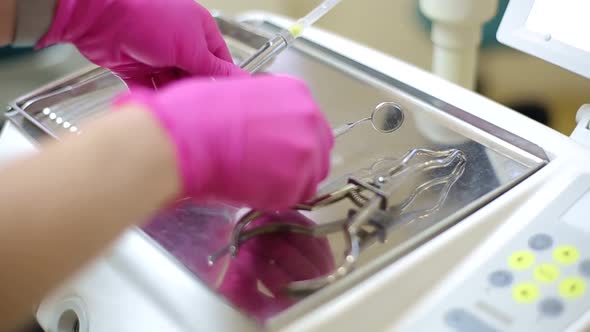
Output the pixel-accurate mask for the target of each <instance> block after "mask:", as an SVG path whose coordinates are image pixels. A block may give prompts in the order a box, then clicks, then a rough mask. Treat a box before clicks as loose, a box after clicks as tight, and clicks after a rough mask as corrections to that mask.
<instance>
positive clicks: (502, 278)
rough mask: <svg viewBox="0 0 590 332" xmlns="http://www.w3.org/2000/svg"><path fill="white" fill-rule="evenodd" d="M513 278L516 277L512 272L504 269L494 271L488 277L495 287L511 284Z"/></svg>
mask: <svg viewBox="0 0 590 332" xmlns="http://www.w3.org/2000/svg"><path fill="white" fill-rule="evenodd" d="M513 280H514V277H513V276H512V273H510V272H508V271H504V270H499V271H496V272H493V273H492V274H490V275H489V277H488V281H489V282H490V284H491V285H492V286H494V287H506V286H510V284H511V283H512V281H513Z"/></svg>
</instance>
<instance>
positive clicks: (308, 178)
mask: <svg viewBox="0 0 590 332" xmlns="http://www.w3.org/2000/svg"><path fill="white" fill-rule="evenodd" d="M126 103H131V104H140V105H143V106H144V107H145V108H146V109H148V110H150V111H151V112H152V113H153V114H154V116H155V117H156V118H157V119H158V120H159V121H160V122H161V124H162V126H163V128H164V129H165V130H166V131H167V133H168V134H169V136H170V138H171V139H172V141H173V143H174V144H175V146H176V150H177V151H176V152H177V160H178V166H179V173H180V175H181V179H182V181H183V184H184V186H183V188H184V194H186V195H188V196H191V197H194V198H196V199H198V200H202V201H208V200H215V201H224V202H231V203H236V204H246V205H248V206H250V207H253V208H257V209H262V210H275V209H281V208H287V207H291V206H293V205H294V204H296V203H299V202H301V201H304V200H306V199H308V198H311V197H312V196H313V195H314V194H315V192H316V189H317V185H318V183H319V182H320V181H321V180H323V179H324V178H326V176H327V175H328V172H329V166H330V150H331V149H332V147H333V145H334V138H333V136H332V131H331V130H330V127H329V126H328V124H327V122H326V120H325V119H324V116H323V115H322V113H321V112H320V110H319V109H318V106H317V105H316V103H315V102H314V100H313V98H312V95H311V93H310V91H309V90H308V88H307V87H306V85H305V84H304V83H303V82H302V81H299V80H296V79H292V78H288V77H272V76H264V77H254V78H251V77H247V78H236V79H226V80H218V81H215V82H212V81H209V80H203V79H188V80H185V81H183V82H179V83H174V84H171V85H170V86H169V87H167V88H166V89H163V90H161V91H160V92H159V93H156V92H153V91H148V90H144V91H136V92H134V93H131V94H128V95H127V96H124V97H122V98H119V100H118V102H116V105H119V106H121V105H123V104H126ZM193 110H198V112H193Z"/></svg>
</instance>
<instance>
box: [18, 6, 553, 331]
mask: <svg viewBox="0 0 590 332" xmlns="http://www.w3.org/2000/svg"><path fill="white" fill-rule="evenodd" d="M218 23H219V25H220V27H221V29H222V31H223V33H224V35H225V36H226V39H227V41H228V44H229V46H230V49H231V51H232V54H233V55H234V56H235V58H236V59H244V58H246V57H247V56H248V55H250V54H252V53H253V52H254V50H255V49H256V48H257V47H259V46H261V45H262V44H263V43H264V42H265V41H266V37H267V36H271V35H272V34H273V33H274V32H276V31H277V30H278V27H277V26H275V25H273V24H272V23H270V22H265V21H248V22H242V23H236V22H233V21H231V20H227V19H224V18H221V17H219V18H218ZM345 52H346V50H341V52H335V51H333V50H330V49H328V48H327V47H326V45H318V44H315V43H313V42H311V41H309V40H306V39H305V38H302V39H300V40H298V41H297V42H296V43H295V45H294V47H293V48H291V49H289V50H287V51H286V52H285V53H283V54H282V55H281V56H279V57H278V58H277V59H276V60H275V61H274V62H273V63H272V64H270V65H269V67H268V68H267V71H268V72H271V73H286V74H291V75H294V76H298V77H301V78H303V79H305V80H306V81H307V82H308V83H309V84H310V86H311V88H312V90H313V92H314V94H315V96H316V98H317V99H318V100H319V102H320V104H321V106H322V107H323V110H324V112H325V113H326V116H327V118H328V120H329V122H330V123H331V124H332V126H334V127H336V126H338V125H340V124H343V123H346V122H350V121H354V120H357V119H360V118H363V117H365V116H366V115H367V114H368V113H369V112H370V110H372V109H373V107H374V106H375V105H377V104H379V103H381V102H385V101H392V102H396V103H397V104H399V105H401V106H402V107H403V108H404V110H405V112H406V121H405V123H404V125H403V126H402V128H401V129H400V130H398V131H397V132H395V133H393V134H381V133H378V132H376V131H375V130H373V128H372V127H371V126H360V127H358V128H355V129H354V130H353V131H351V132H350V133H349V134H347V135H345V136H343V137H342V138H339V139H338V141H337V145H336V148H335V151H334V153H333V169H332V174H331V176H330V179H328V181H326V183H324V187H323V188H324V190H327V189H326V188H335V187H338V186H341V185H343V184H344V183H345V181H346V178H347V175H348V174H351V173H354V172H356V171H358V170H359V169H363V168H366V167H368V166H370V165H371V164H372V163H373V162H374V161H376V160H379V159H382V158H399V157H401V156H402V155H404V154H405V153H406V152H407V151H409V150H411V149H414V148H426V149H431V150H445V149H449V148H455V149H459V150H461V151H462V152H463V153H464V154H465V158H466V167H465V171H464V173H463V174H462V175H461V177H460V178H459V180H458V181H457V183H455V184H454V186H453V187H452V188H451V190H450V192H449V195H448V197H447V199H446V200H445V201H444V204H443V205H442V206H441V208H440V209H438V210H437V211H436V212H435V213H433V214H431V215H429V216H428V217H427V218H424V219H422V220H420V221H419V222H412V223H408V224H403V223H402V224H399V225H396V227H395V229H394V231H393V232H391V233H390V234H389V236H388V238H387V242H386V243H383V244H381V245H376V246H373V247H371V248H370V250H368V251H367V252H365V253H364V255H363V256H362V258H361V261H360V262H359V265H358V267H357V269H356V270H355V271H354V272H353V273H351V274H350V275H348V276H347V277H346V278H344V279H342V280H340V281H338V282H337V283H335V284H333V285H330V286H328V287H326V288H324V289H322V290H320V291H318V292H316V293H314V294H312V295H310V296H307V297H305V298H301V299H297V300H293V301H290V302H289V303H288V305H285V301H282V299H278V298H275V299H274V300H273V298H272V297H268V299H267V300H268V301H267V302H268V303H267V304H265V305H268V306H269V312H272V314H270V315H266V316H265V317H261V316H259V315H258V316H257V315H251V316H252V322H253V324H261V325H263V326H265V327H266V328H268V329H271V330H272V329H274V328H277V327H280V326H283V325H285V324H287V323H289V322H291V321H293V320H295V319H296V318H297V317H299V316H300V315H302V314H305V313H306V312H309V311H311V310H313V309H314V308H317V307H318V306H320V305H322V304H323V303H325V302H327V301H329V300H330V299H333V298H334V297H336V296H337V295H338V294H341V293H342V292H344V291H346V290H347V289H349V288H350V287H351V286H353V285H354V284H356V283H358V282H360V281H362V280H364V279H366V278H367V277H369V276H371V275H372V274H374V273H375V272H376V271H378V270H379V269H381V268H382V267H384V266H386V265H389V264H393V263H395V261H396V260H398V259H399V258H400V257H403V256H404V255H405V254H407V253H408V252H410V251H412V250H413V249H415V248H417V247H418V246H420V245H423V244H424V243H426V242H427V241H428V240H429V239H431V238H433V237H435V236H437V235H438V234H440V233H441V232H443V231H445V230H446V229H448V228H449V227H451V226H453V225H454V224H456V223H458V222H461V220H463V219H464V218H465V216H467V215H469V214H471V213H473V212H474V211H476V210H477V209H478V208H480V207H482V206H484V205H486V204H487V203H488V202H490V201H491V200H493V199H494V198H496V197H498V196H499V195H501V194H502V193H504V192H506V191H507V190H509V189H510V188H512V187H513V186H514V185H516V184H518V183H519V182H521V181H522V180H524V179H525V178H527V177H528V176H530V175H531V174H533V173H535V172H536V171H538V170H539V169H540V168H541V167H543V166H544V165H545V164H546V163H547V162H548V158H547V156H546V155H545V153H544V152H543V150H542V149H540V148H539V147H538V146H536V145H535V144H533V143H531V142H528V141H526V140H524V139H522V138H520V137H518V136H516V135H514V134H512V133H509V132H507V131H505V130H503V129H501V128H498V127H496V126H494V125H492V124H490V123H487V122H485V121H483V120H481V119H479V118H477V117H475V116H473V115H471V114H470V113H467V112H465V111H463V110H461V109H458V108H457V107H454V106H453V105H450V104H447V103H445V102H443V101H441V100H438V99H436V98H434V97H432V96H429V95H428V94H426V93H424V92H422V91H420V90H417V89H415V88H413V87H411V86H408V85H406V84H404V83H403V82H400V81H398V80H396V79H395V77H390V76H387V75H385V74H383V73H381V72H379V70H378V69H377V68H369V67H367V66H364V65H361V64H359V63H357V62H355V61H353V60H351V59H349V58H347V57H346V54H345ZM125 89H126V87H125V85H124V84H123V83H122V82H121V81H119V80H118V79H117V78H116V77H115V76H113V75H112V74H110V73H108V72H106V71H104V70H103V69H98V68H90V69H88V70H86V71H84V72H82V73H76V74H74V75H72V76H70V77H67V78H65V79H63V80H60V81H56V82H54V83H53V84H51V85H48V86H45V87H43V88H41V89H39V90H37V91H34V92H32V93H31V94H28V95H26V96H24V97H22V98H19V99H18V100H17V101H15V102H14V103H12V104H11V105H10V109H9V111H8V112H7V117H8V119H9V120H10V121H12V122H13V123H15V124H16V125H17V126H18V127H19V128H21V129H22V131H23V132H24V133H25V134H27V135H28V136H29V137H31V138H33V139H34V140H39V139H42V138H44V137H53V138H56V139H60V138H61V137H63V135H64V134H65V133H67V132H78V133H81V132H83V130H84V121H87V120H89V119H91V118H92V117H95V116H100V115H101V114H104V112H105V111H107V110H108V104H109V100H110V99H111V98H112V97H113V96H115V95H116V94H117V93H119V92H121V91H123V90H125ZM52 114H54V115H52ZM58 120H59V121H58ZM441 133H442V134H441ZM424 176H426V177H429V176H431V175H428V174H427V175H424ZM261 181H264V179H261ZM288 189H289V188H285V190H288ZM435 197H436V195H434V194H433V195H430V196H428V195H426V196H425V199H424V202H422V203H424V204H428V202H429V199H431V200H432V199H435ZM348 208H349V206H345V205H335V206H333V207H330V208H327V209H324V210H321V211H318V212H311V213H309V214H308V216H309V217H310V218H311V219H312V220H313V221H314V222H316V223H319V224H321V223H324V222H326V221H331V220H335V219H338V218H342V216H343V214H346V211H347V209H348ZM190 209H191V207H189V208H188V210H190ZM207 209H209V208H206V209H205V210H203V208H202V207H201V208H194V209H193V210H192V212H190V211H189V212H187V207H186V206H184V207H177V208H172V209H171V210H170V211H168V212H166V213H165V214H163V215H162V216H164V217H162V216H160V217H159V219H158V218H156V220H155V221H151V222H150V223H148V224H147V225H146V226H145V227H144V230H145V232H146V238H148V240H149V241H152V240H154V239H156V241H154V244H155V245H157V246H161V247H162V249H163V250H166V251H167V252H169V253H171V254H172V256H174V257H175V258H176V259H177V260H178V262H179V266H180V267H182V268H185V269H187V271H190V273H192V274H194V275H195V276H196V277H198V278H199V279H198V280H199V281H200V282H203V283H205V284H207V285H208V286H209V287H210V288H211V289H212V290H216V289H217V288H218V286H219V280H220V278H219V276H217V277H216V278H211V277H210V275H206V274H207V271H205V270H204V269H206V266H205V265H203V264H204V262H205V261H206V258H207V255H209V254H210V253H211V252H212V251H214V250H216V249H218V248H219V245H220V244H224V243H225V242H227V240H228V238H227V237H228V236H229V235H228V233H227V231H220V229H221V228H223V227H221V226H219V225H232V223H234V222H235V221H236V220H237V218H238V216H239V214H240V211H238V210H237V209H234V208H231V207H220V208H218V209H217V212H216V213H217V214H215V215H216V216H217V217H219V216H222V219H223V220H224V221H225V223H221V224H219V225H218V228H217V232H218V233H215V234H222V235H219V239H218V241H211V236H207V237H203V236H202V234H203V231H204V230H206V229H207V227H208V222H209V221H210V220H211V219H212V218H211V214H210V213H208V212H207V213H204V212H203V211H209V210H207ZM219 211H223V213H222V212H219ZM187 213H188V215H190V213H195V216H199V215H201V216H203V215H204V217H202V218H201V219H199V217H197V218H192V219H190V218H189V219H190V220H187V219H186V216H187ZM203 213H204V214H203ZM217 217H216V218H217ZM183 218H184V219H183ZM170 219H173V220H174V222H172V223H169V221H170ZM213 219H215V218H213ZM158 220H160V221H158ZM162 220H168V222H166V223H165V224H162ZM158 222H160V224H158ZM209 226H210V225H209ZM219 227H221V228H219ZM191 232H192V233H191ZM147 234H149V235H147ZM166 234H168V235H166ZM170 234H182V235H183V236H184V237H185V238H183V240H180V239H178V238H177V237H175V236H171V235H170ZM191 234H193V235H194V236H193V235H191ZM211 234H213V233H211ZM212 236H213V235H212ZM174 239H176V242H175V241H173V240H174ZM329 240H330V241H331V246H332V251H334V252H337V251H339V250H341V248H340V247H339V245H340V244H339V242H338V240H337V239H329ZM178 241H181V242H182V241H184V242H182V243H183V244H182V245H188V246H189V248H190V246H192V248H195V250H194V252H192V253H190V254H189V255H187V254H186V248H184V249H183V250H185V251H182V250H180V249H179V246H180V244H179V242H178ZM196 248H198V250H196ZM181 252H183V253H181ZM189 252H190V249H189ZM220 273H222V272H220ZM223 298H224V299H225V300H228V298H227V297H225V296H223ZM229 301H230V302H232V301H231V299H230V300H229ZM273 301H275V302H276V303H275V304H276V305H274V304H273ZM237 307H239V305H237ZM241 309H242V310H244V308H241ZM244 312H245V314H246V315H248V314H249V313H250V314H251V312H248V310H244ZM254 316H256V317H254Z"/></svg>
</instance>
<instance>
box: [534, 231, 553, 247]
mask: <svg viewBox="0 0 590 332" xmlns="http://www.w3.org/2000/svg"><path fill="white" fill-rule="evenodd" d="M552 245H553V238H552V237H551V236H549V235H547V234H537V235H534V236H533V237H531V238H530V239H529V247H530V248H531V249H533V250H536V251H542V250H546V249H549V248H551V246H552Z"/></svg>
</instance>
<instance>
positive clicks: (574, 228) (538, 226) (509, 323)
mask: <svg viewBox="0 0 590 332" xmlns="http://www.w3.org/2000/svg"><path fill="white" fill-rule="evenodd" d="M539 209H540V210H541V213H540V214H538V217H536V219H535V220H533V221H532V222H531V223H530V224H528V225H527V226H526V227H525V228H523V230H522V231H520V232H519V233H518V234H515V235H514V237H513V238H512V239H506V240H507V241H506V242H503V243H500V244H499V245H498V246H499V247H498V251H497V252H496V253H495V254H494V255H492V256H491V258H490V259H489V260H487V261H484V262H481V261H474V262H473V264H474V265H476V266H479V267H478V268H476V269H474V270H473V271H474V272H472V273H471V274H470V275H469V276H468V277H467V278H466V279H465V280H463V282H460V283H458V285H459V286H457V287H455V288H454V289H452V290H451V291H450V292H449V293H447V294H446V296H444V299H442V300H440V301H439V302H438V303H437V304H436V305H433V306H432V308H431V309H430V311H429V312H428V313H427V314H426V315H425V316H424V317H423V319H420V320H419V321H417V322H416V326H414V327H413V328H412V330H413V331H458V332H492V331H539V332H541V331H563V330H565V329H567V327H568V326H569V325H571V324H572V323H573V322H575V321H576V320H577V319H578V318H580V317H581V316H582V315H583V314H585V313H586V312H587V311H589V310H590V176H588V175H585V176H582V177H580V178H578V179H577V180H576V181H574V182H573V183H572V184H571V185H570V186H569V187H568V188H567V189H566V190H565V191H564V192H563V193H561V194H560V195H559V197H558V198H557V199H556V200H554V201H552V202H550V203H549V204H547V205H546V206H539Z"/></svg>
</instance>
